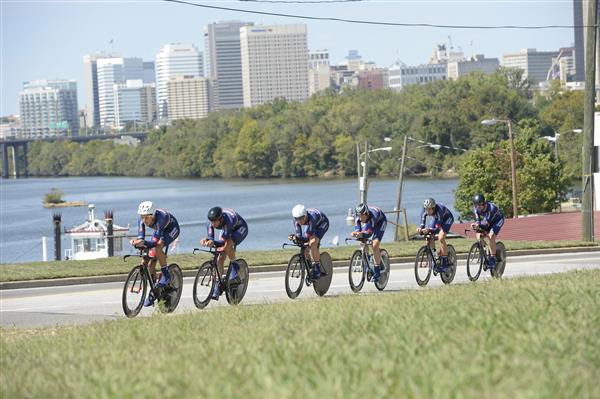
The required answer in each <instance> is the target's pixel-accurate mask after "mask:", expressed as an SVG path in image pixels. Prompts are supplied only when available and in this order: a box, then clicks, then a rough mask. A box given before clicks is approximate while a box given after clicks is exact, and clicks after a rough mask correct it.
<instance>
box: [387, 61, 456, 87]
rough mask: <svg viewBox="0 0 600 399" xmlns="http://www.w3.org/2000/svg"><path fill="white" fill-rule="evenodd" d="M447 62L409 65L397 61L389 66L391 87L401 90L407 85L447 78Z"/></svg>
mask: <svg viewBox="0 0 600 399" xmlns="http://www.w3.org/2000/svg"><path fill="white" fill-rule="evenodd" d="M446 76H447V64H445V63H442V64H422V65H418V66H408V65H406V64H404V63H403V62H401V61H396V62H395V63H394V64H393V65H392V66H391V67H390V68H389V87H390V88H392V89H395V90H401V89H402V88H403V87H404V86H406V85H413V84H427V83H430V82H435V81H438V80H446Z"/></svg>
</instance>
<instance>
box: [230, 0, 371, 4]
mask: <svg viewBox="0 0 600 399" xmlns="http://www.w3.org/2000/svg"><path fill="white" fill-rule="evenodd" d="M238 1H241V2H246V3H274V4H328V3H358V2H360V1H364V0H329V1H326V0H306V1H301V0H238Z"/></svg>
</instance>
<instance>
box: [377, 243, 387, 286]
mask: <svg viewBox="0 0 600 399" xmlns="http://www.w3.org/2000/svg"><path fill="white" fill-rule="evenodd" d="M381 266H382V269H383V271H382V272H381V275H380V277H379V281H378V282H376V283H375V287H377V289H378V290H379V291H383V290H384V289H385V286H386V285H387V283H388V280H389V278H390V255H389V254H388V252H387V251H386V250H385V249H382V250H381Z"/></svg>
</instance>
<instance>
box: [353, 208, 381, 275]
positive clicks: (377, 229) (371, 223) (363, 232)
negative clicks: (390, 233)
mask: <svg viewBox="0 0 600 399" xmlns="http://www.w3.org/2000/svg"><path fill="white" fill-rule="evenodd" d="M354 211H355V214H356V218H355V220H356V225H355V226H354V231H353V232H352V236H354V237H361V238H369V237H371V236H372V237H373V256H374V257H375V271H374V273H373V280H374V281H375V282H378V281H379V278H380V277H381V251H380V249H379V248H380V244H381V240H382V239H383V234H384V233H385V228H386V226H387V218H386V217H385V214H384V213H383V211H382V210H381V208H378V207H376V206H367V205H366V204H358V205H357V206H356V208H355V209H354Z"/></svg>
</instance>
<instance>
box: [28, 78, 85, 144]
mask: <svg viewBox="0 0 600 399" xmlns="http://www.w3.org/2000/svg"><path fill="white" fill-rule="evenodd" d="M19 109H20V118H21V131H22V134H23V136H24V137H27V138H41V137H50V136H62V135H67V134H72V135H77V134H78V132H79V108H78V106H77V82H75V81H74V80H35V81H31V82H25V83H24V84H23V90H22V91H21V92H20V93H19Z"/></svg>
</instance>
